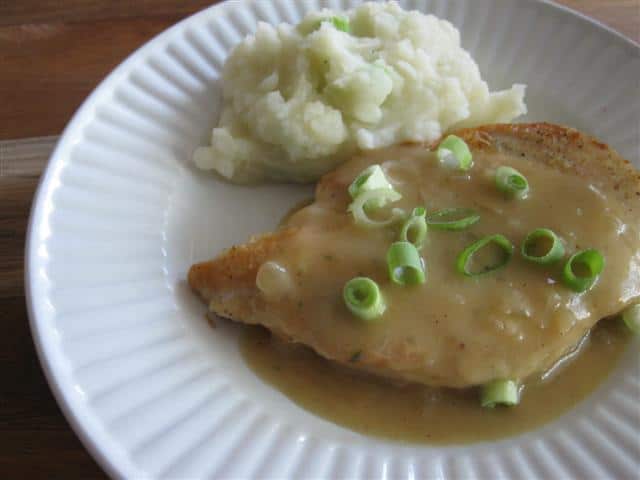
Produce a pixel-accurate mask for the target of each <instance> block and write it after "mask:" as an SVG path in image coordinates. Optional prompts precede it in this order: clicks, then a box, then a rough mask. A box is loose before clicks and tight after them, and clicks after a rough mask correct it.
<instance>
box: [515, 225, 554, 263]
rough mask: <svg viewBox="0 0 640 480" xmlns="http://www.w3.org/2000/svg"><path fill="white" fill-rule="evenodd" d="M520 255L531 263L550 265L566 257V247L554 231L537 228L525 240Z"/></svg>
mask: <svg viewBox="0 0 640 480" xmlns="http://www.w3.org/2000/svg"><path fill="white" fill-rule="evenodd" d="M520 253H522V256H523V257H524V258H525V259H526V260H529V261H530V262H534V263H539V264H542V265H550V264H552V263H555V262H557V261H558V260H560V259H561V258H562V257H563V256H564V245H563V244H562V240H560V237H558V236H557V235H556V234H555V233H554V232H553V231H551V230H549V229H548V228H537V229H535V230H534V231H533V232H531V233H529V234H528V235H527V237H526V238H525V239H524V242H522V247H521V249H520Z"/></svg>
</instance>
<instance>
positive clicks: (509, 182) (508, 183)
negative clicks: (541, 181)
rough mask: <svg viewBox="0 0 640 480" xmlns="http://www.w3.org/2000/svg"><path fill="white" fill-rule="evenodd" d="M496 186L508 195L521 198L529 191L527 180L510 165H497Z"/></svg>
mask: <svg viewBox="0 0 640 480" xmlns="http://www.w3.org/2000/svg"><path fill="white" fill-rule="evenodd" d="M496 188H497V189H498V190H500V191H501V192H503V193H506V194H507V195H509V196H512V197H515V198H518V199H523V198H525V197H526V196H527V193H529V182H528V181H527V179H526V178H525V176H524V175H522V174H521V173H520V172H519V171H517V170H516V169H515V168H511V167H504V166H503V167H498V169H497V170H496Z"/></svg>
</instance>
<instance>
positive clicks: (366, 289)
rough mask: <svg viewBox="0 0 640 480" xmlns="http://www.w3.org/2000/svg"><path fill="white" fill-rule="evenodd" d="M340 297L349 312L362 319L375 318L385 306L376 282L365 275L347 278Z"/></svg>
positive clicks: (382, 311)
mask: <svg viewBox="0 0 640 480" xmlns="http://www.w3.org/2000/svg"><path fill="white" fill-rule="evenodd" d="M342 298H343V299H344V303H345V305H346V306H347V308H348V309H349V310H350V311H351V313H353V314H354V315H355V316H356V317H358V318H361V319H362V320H375V319H376V318H379V317H380V316H381V315H382V314H383V313H384V311H385V310H386V308H387V306H386V305H385V303H384V299H383V298H382V294H381V293H380V289H379V288H378V284H377V283H376V282H374V281H373V280H371V279H370V278H367V277H355V278H352V279H351V280H349V281H348V282H347V283H346V284H345V286H344V288H343V290H342Z"/></svg>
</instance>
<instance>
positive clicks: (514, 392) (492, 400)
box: [480, 379, 520, 408]
mask: <svg viewBox="0 0 640 480" xmlns="http://www.w3.org/2000/svg"><path fill="white" fill-rule="evenodd" d="M519 393H520V392H519V388H518V384H517V383H516V382H514V381H513V380H502V379H500V380H493V381H491V382H489V383H487V384H486V385H484V386H483V387H482V391H481V392H480V404H481V405H482V406H483V407H486V408H493V407H495V406H496V405H506V406H510V407H511V406H513V405H517V404H518V403H519V402H520V398H519V396H520V395H519Z"/></svg>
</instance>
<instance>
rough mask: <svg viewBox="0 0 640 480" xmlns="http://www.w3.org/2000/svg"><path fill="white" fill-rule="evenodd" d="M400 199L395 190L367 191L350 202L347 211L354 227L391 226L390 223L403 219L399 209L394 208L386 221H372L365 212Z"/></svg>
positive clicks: (402, 213)
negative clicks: (350, 215) (353, 222)
mask: <svg viewBox="0 0 640 480" xmlns="http://www.w3.org/2000/svg"><path fill="white" fill-rule="evenodd" d="M401 198H402V195H400V194H399V193H398V192H396V191H395V190H389V189H388V188H378V189H375V190H368V191H366V192H363V193H361V194H360V195H358V196H357V197H356V199H355V200H354V201H353V202H351V204H350V205H349V208H348V211H349V212H351V214H352V215H353V219H354V221H355V222H356V225H359V226H361V227H367V228H378V227H386V226H387V225H391V224H392V223H394V222H396V221H398V220H400V219H402V218H404V215H405V214H404V211H403V210H401V209H399V208H394V209H393V210H392V211H391V215H390V217H389V218H388V219H386V220H373V219H372V218H370V217H369V215H368V214H367V210H368V209H375V208H379V207H381V206H382V205H386V204H387V203H389V202H396V201H398V200H400V199H401Z"/></svg>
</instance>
